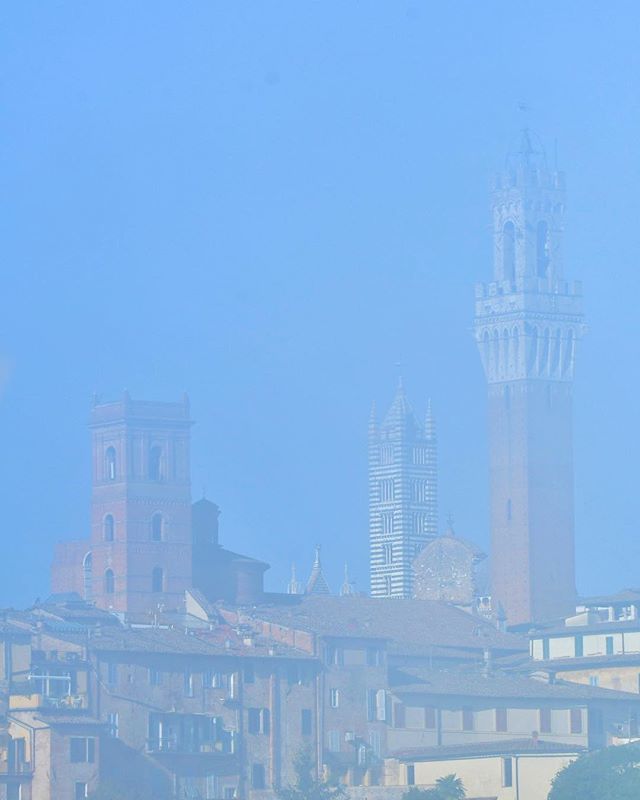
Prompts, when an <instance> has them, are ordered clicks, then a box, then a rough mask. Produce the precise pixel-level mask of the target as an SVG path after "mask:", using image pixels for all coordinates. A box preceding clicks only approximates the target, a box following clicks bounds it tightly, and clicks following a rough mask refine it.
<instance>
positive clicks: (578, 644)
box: [575, 636, 584, 658]
mask: <svg viewBox="0 0 640 800" xmlns="http://www.w3.org/2000/svg"><path fill="white" fill-rule="evenodd" d="M583 655H584V637H582V636H576V638H575V656H576V658H582V656H583Z"/></svg>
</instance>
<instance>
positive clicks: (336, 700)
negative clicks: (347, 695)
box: [329, 689, 340, 708]
mask: <svg viewBox="0 0 640 800" xmlns="http://www.w3.org/2000/svg"><path fill="white" fill-rule="evenodd" d="M329 705H330V706H331V708H339V707H340V690H339V689H329Z"/></svg>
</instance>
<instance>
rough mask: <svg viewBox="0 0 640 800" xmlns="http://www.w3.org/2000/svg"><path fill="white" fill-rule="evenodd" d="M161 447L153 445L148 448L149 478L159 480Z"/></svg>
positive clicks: (160, 477) (160, 474)
mask: <svg viewBox="0 0 640 800" xmlns="http://www.w3.org/2000/svg"><path fill="white" fill-rule="evenodd" d="M161 467H162V448H161V447H160V446H159V445H157V444H156V445H154V446H153V447H152V448H151V449H150V450H149V480H152V481H159V480H161V479H162V469H161Z"/></svg>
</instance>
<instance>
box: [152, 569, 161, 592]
mask: <svg viewBox="0 0 640 800" xmlns="http://www.w3.org/2000/svg"><path fill="white" fill-rule="evenodd" d="M151 591H152V592H162V591H164V571H163V569H162V567H154V568H153V570H152V572H151Z"/></svg>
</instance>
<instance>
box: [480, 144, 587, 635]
mask: <svg viewBox="0 0 640 800" xmlns="http://www.w3.org/2000/svg"><path fill="white" fill-rule="evenodd" d="M564 211H565V193H564V176H563V175H562V173H560V172H557V171H556V170H552V169H549V168H548V166H547V163H546V159H545V156H544V153H543V151H542V149H541V148H539V147H538V146H536V145H535V144H534V143H533V139H532V137H531V136H530V134H529V133H528V131H524V132H523V135H522V140H521V142H520V145H519V148H518V150H517V152H516V153H514V154H512V156H511V157H510V159H509V161H508V164H507V168H506V169H505V171H504V172H503V173H502V174H501V175H499V176H498V177H497V178H496V180H495V183H494V186H493V192H492V213H493V236H494V275H493V281H492V282H491V283H487V284H479V285H478V286H477V288H476V312H475V331H476V339H477V343H478V347H479V350H480V355H481V357H482V363H483V366H484V371H485V375H486V379H487V383H488V390H489V403H488V415H489V456H490V459H489V460H490V484H491V558H492V595H493V599H494V602H495V603H496V605H498V604H499V605H501V606H502V607H503V608H504V610H505V613H506V617H507V621H508V623H509V624H511V625H514V624H520V623H528V622H532V621H541V620H547V619H554V618H557V617H559V616H563V615H566V614H569V613H571V610H572V609H573V608H574V607H575V599H576V588H575V567H574V509H573V452H572V384H573V375H574V364H575V350H576V345H577V342H578V340H579V339H580V337H581V335H582V333H583V316H582V300H581V289H580V286H579V285H578V284H573V283H569V282H568V281H567V280H566V279H565V278H564V275H563V265H562V253H561V247H562V233H563V226H564Z"/></svg>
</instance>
